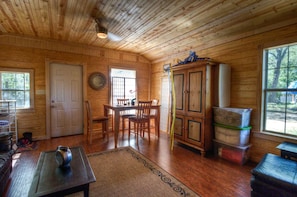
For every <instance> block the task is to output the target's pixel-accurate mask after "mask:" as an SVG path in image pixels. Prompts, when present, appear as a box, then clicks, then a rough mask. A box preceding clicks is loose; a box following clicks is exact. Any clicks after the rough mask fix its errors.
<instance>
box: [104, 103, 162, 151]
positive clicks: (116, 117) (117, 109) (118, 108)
mask: <svg viewBox="0 0 297 197" xmlns="http://www.w3.org/2000/svg"><path fill="white" fill-rule="evenodd" d="M160 106H161V105H152V106H151V109H155V110H156V113H157V121H156V128H155V129H156V132H157V134H158V137H160ZM137 107H138V106H137V105H109V104H104V116H108V111H109V110H112V111H114V146H115V148H117V146H118V136H119V130H120V112H121V111H125V110H133V109H137Z"/></svg>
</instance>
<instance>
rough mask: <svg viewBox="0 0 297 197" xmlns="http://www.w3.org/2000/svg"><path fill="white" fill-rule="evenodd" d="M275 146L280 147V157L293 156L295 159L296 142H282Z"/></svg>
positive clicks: (296, 156) (296, 151)
mask: <svg viewBox="0 0 297 197" xmlns="http://www.w3.org/2000/svg"><path fill="white" fill-rule="evenodd" d="M276 148H278V149H280V151H281V157H283V158H285V159H291V157H294V158H295V159H297V144H294V143H291V142H283V143H281V144H279V145H278V146H277V147H276Z"/></svg>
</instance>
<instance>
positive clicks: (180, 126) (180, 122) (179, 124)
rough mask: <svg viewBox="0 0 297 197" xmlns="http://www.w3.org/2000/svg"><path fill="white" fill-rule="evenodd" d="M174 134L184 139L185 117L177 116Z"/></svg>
mask: <svg viewBox="0 0 297 197" xmlns="http://www.w3.org/2000/svg"><path fill="white" fill-rule="evenodd" d="M174 135H175V137H176V138H178V139H184V119H183V118H182V117H178V116H177V117H176V118H175V122H174Z"/></svg>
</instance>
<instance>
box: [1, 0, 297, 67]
mask: <svg viewBox="0 0 297 197" xmlns="http://www.w3.org/2000/svg"><path fill="white" fill-rule="evenodd" d="M94 18H101V19H102V24H103V25H105V26H106V28H107V29H108V31H109V32H111V33H113V34H116V35H118V36H120V37H121V38H122V40H121V41H112V40H111V39H100V38H98V37H97V36H96V30H95V20H94ZM292 24H297V1H296V0H213V1H209V0H2V1H1V2H0V36H1V35H20V36H26V37H35V38H40V39H54V40H61V41H66V42H71V43H79V44H85V45H91V46H96V47H105V48H110V49H116V50H123V51H130V52H135V53H139V54H141V55H143V56H144V57H146V58H147V59H149V60H151V61H160V60H162V58H164V57H180V55H184V54H188V52H189V50H195V51H199V50H201V49H205V48H208V47H211V46H215V45H218V44H220V43H225V42H228V41H232V40H236V39H240V38H243V37H247V36H251V35H254V34H258V33H262V32H265V31H269V30H272V29H276V28H280V27H283V26H286V25H292ZM198 55H199V53H198Z"/></svg>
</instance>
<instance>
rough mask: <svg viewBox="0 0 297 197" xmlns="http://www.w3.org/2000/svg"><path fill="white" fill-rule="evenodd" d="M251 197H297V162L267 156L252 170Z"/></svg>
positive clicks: (275, 156) (270, 155) (271, 155)
mask: <svg viewBox="0 0 297 197" xmlns="http://www.w3.org/2000/svg"><path fill="white" fill-rule="evenodd" d="M250 183H251V188H252V191H251V196H252V197H258V196H263V197H267V196H273V197H293V196H294V197H296V196H297V162H296V161H294V160H289V159H284V158H282V157H280V156H277V155H273V154H270V153H268V154H266V155H265V156H264V157H263V158H262V160H261V161H260V163H259V164H258V165H257V166H256V168H254V169H253V170H252V177H251V182H250Z"/></svg>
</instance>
